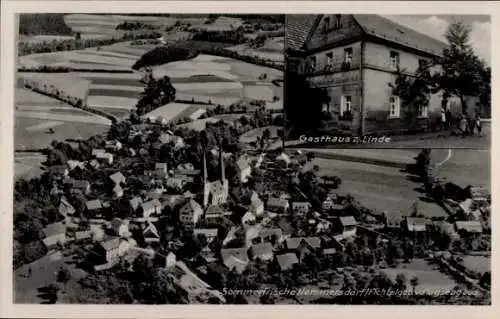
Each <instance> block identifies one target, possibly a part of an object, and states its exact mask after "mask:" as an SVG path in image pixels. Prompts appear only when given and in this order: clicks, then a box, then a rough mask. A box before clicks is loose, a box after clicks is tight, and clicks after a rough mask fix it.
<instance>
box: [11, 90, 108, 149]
mask: <svg viewBox="0 0 500 319" xmlns="http://www.w3.org/2000/svg"><path fill="white" fill-rule="evenodd" d="M15 105H16V110H15V113H14V114H15V123H14V130H15V134H14V136H15V137H16V138H15V141H14V144H15V148H16V149H22V148H44V147H46V146H48V145H50V142H51V141H53V140H65V139H67V138H85V137H90V136H91V135H94V134H96V133H99V132H104V131H105V130H106V129H107V128H108V127H109V125H110V124H111V123H110V121H109V120H108V119H106V118H104V117H101V116H97V115H94V114H92V113H89V112H85V111H83V110H80V109H76V108H74V107H72V106H69V105H66V104H64V103H62V102H60V101H58V100H55V99H52V98H49V97H47V96H44V95H41V94H37V93H34V92H32V91H30V90H27V89H21V88H17V89H16V91H15ZM49 129H53V130H54V133H53V134H51V133H49Z"/></svg>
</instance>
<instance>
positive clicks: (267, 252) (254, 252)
mask: <svg viewBox="0 0 500 319" xmlns="http://www.w3.org/2000/svg"><path fill="white" fill-rule="evenodd" d="M249 253H250V257H251V258H252V260H256V259H259V260H262V261H268V260H272V259H273V258H274V252H273V245H271V243H262V244H256V245H252V246H251V247H250V250H249Z"/></svg>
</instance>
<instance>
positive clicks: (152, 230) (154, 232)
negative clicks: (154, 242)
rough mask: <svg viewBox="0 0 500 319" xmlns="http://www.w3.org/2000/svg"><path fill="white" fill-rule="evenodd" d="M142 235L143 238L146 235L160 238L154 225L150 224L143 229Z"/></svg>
mask: <svg viewBox="0 0 500 319" xmlns="http://www.w3.org/2000/svg"><path fill="white" fill-rule="evenodd" d="M142 233H143V234H144V236H145V237H146V235H148V236H149V235H153V237H156V238H160V234H158V230H157V229H156V227H155V225H153V224H151V223H148V226H147V227H146V228H144V230H143V231H142ZM149 237H151V236H149Z"/></svg>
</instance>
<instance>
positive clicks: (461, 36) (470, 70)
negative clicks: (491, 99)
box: [435, 22, 484, 114]
mask: <svg viewBox="0 0 500 319" xmlns="http://www.w3.org/2000/svg"><path fill="white" fill-rule="evenodd" d="M470 32H471V27H470V26H469V25H467V24H465V23H463V22H454V23H452V24H450V25H449V27H448V30H447V31H446V34H445V37H446V40H447V41H448V48H446V49H444V50H443V57H442V58H440V59H438V63H439V65H440V66H441V68H442V71H441V72H440V73H438V74H436V76H435V79H436V80H437V84H438V88H439V89H441V90H443V91H445V92H448V93H450V94H452V95H455V96H457V97H459V98H460V103H461V106H462V113H463V114H466V113H467V104H466V101H465V98H466V96H479V94H480V85H481V82H482V80H483V79H482V78H481V73H482V72H484V64H483V62H482V61H481V60H480V59H479V58H478V57H477V56H476V54H475V53H474V51H473V49H472V47H471V45H470Z"/></svg>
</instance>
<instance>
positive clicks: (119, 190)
mask: <svg viewBox="0 0 500 319" xmlns="http://www.w3.org/2000/svg"><path fill="white" fill-rule="evenodd" d="M113 196H114V197H115V198H120V197H122V196H123V188H122V187H121V186H120V185H115V187H113Z"/></svg>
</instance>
